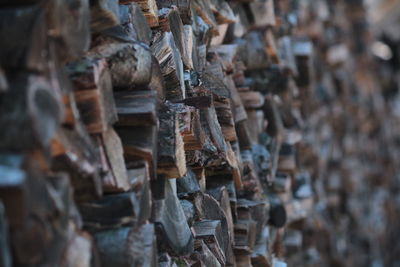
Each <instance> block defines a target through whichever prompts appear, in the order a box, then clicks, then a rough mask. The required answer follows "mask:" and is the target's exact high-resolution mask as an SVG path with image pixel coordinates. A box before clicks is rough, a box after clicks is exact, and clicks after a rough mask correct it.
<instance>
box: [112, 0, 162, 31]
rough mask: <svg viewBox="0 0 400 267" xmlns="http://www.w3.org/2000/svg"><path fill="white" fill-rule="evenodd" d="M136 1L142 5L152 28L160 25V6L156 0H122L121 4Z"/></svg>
mask: <svg viewBox="0 0 400 267" xmlns="http://www.w3.org/2000/svg"><path fill="white" fill-rule="evenodd" d="M132 2H135V3H136V4H138V5H139V6H140V8H141V9H142V11H143V14H144V16H145V17H146V20H147V24H149V26H150V27H151V28H153V27H157V26H158V7H157V3H156V0H120V1H119V3H120V4H129V3H132Z"/></svg>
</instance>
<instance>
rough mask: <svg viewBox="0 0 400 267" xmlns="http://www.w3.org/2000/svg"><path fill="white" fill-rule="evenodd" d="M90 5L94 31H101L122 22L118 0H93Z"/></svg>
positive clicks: (91, 24)
mask: <svg viewBox="0 0 400 267" xmlns="http://www.w3.org/2000/svg"><path fill="white" fill-rule="evenodd" d="M90 5H91V6H90V15H91V16H90V17H91V23H90V28H91V30H92V31H93V32H101V31H103V30H105V29H107V28H110V27H112V26H115V25H118V24H119V23H120V21H119V7H118V0H92V1H90Z"/></svg>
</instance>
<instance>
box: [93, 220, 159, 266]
mask: <svg viewBox="0 0 400 267" xmlns="http://www.w3.org/2000/svg"><path fill="white" fill-rule="evenodd" d="M94 238H95V241H96V245H97V247H98V250H99V255H100V260H101V263H102V266H104V267H108V266H109V267H111V266H121V267H125V266H151V267H153V266H156V243H155V238H154V226H153V225H152V224H145V225H143V226H141V227H139V228H130V227H121V228H118V229H113V230H108V231H102V232H98V233H96V234H95V235H94Z"/></svg>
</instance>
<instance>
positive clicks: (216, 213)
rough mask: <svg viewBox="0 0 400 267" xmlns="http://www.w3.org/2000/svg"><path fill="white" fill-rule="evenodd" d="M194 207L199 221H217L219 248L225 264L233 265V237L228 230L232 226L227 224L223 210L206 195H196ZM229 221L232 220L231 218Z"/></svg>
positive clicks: (230, 223) (230, 230) (229, 223)
mask: <svg viewBox="0 0 400 267" xmlns="http://www.w3.org/2000/svg"><path fill="white" fill-rule="evenodd" d="M194 206H195V208H196V214H197V217H198V218H199V219H200V220H204V219H206V220H216V221H219V223H220V228H221V229H220V231H221V232H220V235H221V240H219V241H220V243H219V247H220V248H221V250H222V251H223V254H224V259H225V261H226V263H227V264H233V263H234V258H233V251H232V242H233V235H231V232H233V228H232V229H230V228H229V225H231V226H232V221H230V222H228V217H227V216H226V214H225V212H224V210H223V209H222V208H221V206H220V205H219V203H218V202H217V201H216V200H215V199H214V198H213V197H211V196H210V195H208V194H198V195H197V196H195V198H194ZM229 219H232V217H231V218H229Z"/></svg>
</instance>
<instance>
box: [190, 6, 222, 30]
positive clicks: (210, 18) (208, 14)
mask: <svg viewBox="0 0 400 267" xmlns="http://www.w3.org/2000/svg"><path fill="white" fill-rule="evenodd" d="M191 8H192V10H193V11H192V14H194V13H196V15H197V16H199V17H201V19H202V20H203V21H204V22H205V23H207V24H208V25H209V27H210V29H211V31H212V34H213V35H218V31H217V30H216V28H217V20H216V19H215V16H214V13H213V12H212V10H211V5H210V1H208V0H195V1H192V2H191ZM194 20H197V18H196V16H194Z"/></svg>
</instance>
